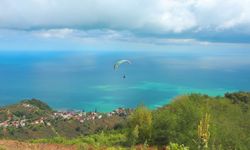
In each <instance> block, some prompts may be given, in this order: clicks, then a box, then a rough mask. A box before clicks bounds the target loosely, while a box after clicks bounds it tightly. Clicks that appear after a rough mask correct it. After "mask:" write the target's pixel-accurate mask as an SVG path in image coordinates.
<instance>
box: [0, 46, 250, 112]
mask: <svg viewBox="0 0 250 150" xmlns="http://www.w3.org/2000/svg"><path fill="white" fill-rule="evenodd" d="M118 59H129V60H131V61H132V64H131V65H126V64H125V65H122V66H121V68H120V69H119V71H118V72H115V71H114V70H113V64H114V63H115V61H116V60H118ZM123 74H126V79H122V76H123ZM239 90H244V91H249V90H250V49H249V48H248V47H244V46H243V47H240V46H220V45H218V46H200V47H190V46H189V47H184V46H183V47H182V46H179V47H178V46H177V47H173V48H169V49H166V50H154V49H152V50H145V51H143V50H138V51H137V50H130V51H125V50H121V51H114V50H113V51H108V50H103V51H102V50H89V51H88V50H84V51H70V50H69V51H46V52H45V51H44V52H36V51H33V52H32V51H29V52H28V51H27V52H6V51H5V52H4V51H2V52H0V102H1V103H0V104H1V105H7V104H11V103H15V102H18V101H20V100H22V99H25V98H38V99H41V100H43V101H45V102H47V103H48V104H49V105H50V106H52V107H53V108H56V109H85V110H88V111H89V110H94V109H95V108H97V110H98V111H110V110H112V109H114V108H116V107H120V106H123V107H134V106H136V105H138V104H140V103H143V104H145V105H147V106H149V107H150V108H155V107H158V106H159V105H162V104H166V103H168V102H169V101H170V100H171V99H172V98H174V97H176V96H178V95H181V94H189V93H192V92H196V93H203V94H208V95H211V96H216V95H223V94H224V93H225V92H230V91H239Z"/></svg>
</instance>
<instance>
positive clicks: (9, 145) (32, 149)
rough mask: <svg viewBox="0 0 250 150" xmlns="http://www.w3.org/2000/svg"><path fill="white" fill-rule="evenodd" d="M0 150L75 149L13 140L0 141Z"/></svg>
mask: <svg viewBox="0 0 250 150" xmlns="http://www.w3.org/2000/svg"><path fill="white" fill-rule="evenodd" d="M0 150H76V147H75V146H65V145H60V144H30V143H25V142H19V141H13V140H0Z"/></svg>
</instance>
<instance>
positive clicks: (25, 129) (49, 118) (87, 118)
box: [0, 99, 130, 140]
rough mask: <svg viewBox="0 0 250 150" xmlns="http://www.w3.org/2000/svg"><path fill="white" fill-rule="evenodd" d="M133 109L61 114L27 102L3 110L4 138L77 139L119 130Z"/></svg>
mask: <svg viewBox="0 0 250 150" xmlns="http://www.w3.org/2000/svg"><path fill="white" fill-rule="evenodd" d="M129 112H130V110H129V109H127V110H126V109H124V108H118V109H117V110H114V111H113V112H110V113H107V114H103V113H98V112H74V111H70V112H59V111H54V110H52V109H51V108H50V107H49V106H48V105H47V104H45V103H43V102H42V101H40V100H36V99H31V100H23V101H21V102H20V103H17V104H13V105H9V106H5V107H2V108H0V138H3V137H4V138H10V139H21V140H24V139H36V138H46V137H53V136H58V135H60V136H65V137H77V136H80V135H87V134H93V133H96V132H98V131H100V130H108V129H113V128H119V126H122V124H124V122H125V118H126V116H127V114H128V113H129Z"/></svg>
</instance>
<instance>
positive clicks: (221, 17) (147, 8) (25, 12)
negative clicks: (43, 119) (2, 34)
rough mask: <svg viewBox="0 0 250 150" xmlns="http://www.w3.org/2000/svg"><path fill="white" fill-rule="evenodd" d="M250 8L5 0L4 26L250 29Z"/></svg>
mask: <svg viewBox="0 0 250 150" xmlns="http://www.w3.org/2000/svg"><path fill="white" fill-rule="evenodd" d="M249 7H250V1H249V0H241V1H238V0H227V1H224V0H137V1H134V0H105V1H103V0H85V1H82V0H73V1H68V0H24V1H18V0H12V1H9V0H2V1H0V10H1V12H2V13H0V20H1V21H0V28H9V29H26V30H34V29H54V28H70V29H80V30H89V29H111V30H124V31H132V32H138V33H147V34H167V33H173V34H179V33H185V32H191V33H193V32H202V31H207V32H209V31H217V32H218V31H225V30H230V31H231V30H233V31H234V32H236V31H237V32H242V30H240V29H244V31H247V32H248V34H250V29H249V28H250V10H249ZM51 32H53V30H51V31H50V33H47V34H45V35H44V36H50V34H51ZM64 32H67V33H66V34H68V32H71V31H69V30H68V31H65V30H64ZM52 34H53V33H52ZM62 34H65V33H62ZM58 36H61V35H58Z"/></svg>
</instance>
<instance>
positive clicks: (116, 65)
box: [114, 59, 131, 71]
mask: <svg viewBox="0 0 250 150" xmlns="http://www.w3.org/2000/svg"><path fill="white" fill-rule="evenodd" d="M121 64H131V61H129V60H126V59H121V60H118V61H117V62H116V63H115V64H114V70H115V71H116V70H118V69H119V67H120V65H121Z"/></svg>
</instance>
